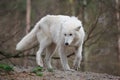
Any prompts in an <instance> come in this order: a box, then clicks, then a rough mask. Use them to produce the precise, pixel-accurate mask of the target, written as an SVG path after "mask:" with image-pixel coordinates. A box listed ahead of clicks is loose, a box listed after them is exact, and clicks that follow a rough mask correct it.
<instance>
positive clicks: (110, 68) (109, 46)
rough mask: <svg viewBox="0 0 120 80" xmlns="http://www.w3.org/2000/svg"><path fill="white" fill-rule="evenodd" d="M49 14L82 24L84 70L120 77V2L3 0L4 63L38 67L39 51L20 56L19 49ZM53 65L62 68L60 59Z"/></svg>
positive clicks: (0, 47)
mask: <svg viewBox="0 0 120 80" xmlns="http://www.w3.org/2000/svg"><path fill="white" fill-rule="evenodd" d="M47 14H51V15H59V14H61V15H69V16H77V17H78V18H79V19H80V20H81V21H82V23H83V25H84V29H85V32H86V39H85V42H84V47H83V61H82V64H81V69H80V70H82V71H92V72H100V73H108V74H113V75H120V1H119V0H1V1H0V63H6V64H9V65H14V66H19V67H20V66H21V67H22V66H36V65H37V64H36V62H35V53H36V50H37V47H35V48H33V49H31V50H29V51H27V52H17V51H16V50H15V46H16V44H17V43H18V42H19V41H20V40H21V39H22V38H23V37H24V36H25V35H26V34H27V33H28V32H29V31H30V29H32V28H33V27H34V25H35V23H36V22H37V21H38V20H40V18H41V17H43V16H45V15H47ZM27 16H28V17H27ZM72 57H73V56H70V57H69V59H70V64H71V62H72V60H71V59H72ZM52 64H54V67H57V68H60V62H59V59H53V63H52Z"/></svg>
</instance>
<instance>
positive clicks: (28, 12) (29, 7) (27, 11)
mask: <svg viewBox="0 0 120 80" xmlns="http://www.w3.org/2000/svg"><path fill="white" fill-rule="evenodd" d="M30 16H31V0H27V2H26V34H28V33H29V31H30ZM28 53H29V52H28V51H27V52H25V53H24V55H28ZM27 65H28V57H27V56H26V57H25V60H24V67H27Z"/></svg>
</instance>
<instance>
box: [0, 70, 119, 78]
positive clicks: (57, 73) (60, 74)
mask: <svg viewBox="0 0 120 80" xmlns="http://www.w3.org/2000/svg"><path fill="white" fill-rule="evenodd" d="M42 73H43V75H42V76H37V75H36V74H35V73H32V72H30V71H25V70H24V71H19V70H17V71H12V72H9V73H8V72H0V80H120V76H112V75H108V74H100V73H93V72H80V71H62V70H54V71H53V72H48V71H43V72H42Z"/></svg>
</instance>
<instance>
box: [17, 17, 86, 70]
mask: <svg viewBox="0 0 120 80" xmlns="http://www.w3.org/2000/svg"><path fill="white" fill-rule="evenodd" d="M84 36H85V33H84V29H83V27H82V23H81V21H80V20H78V19H77V18H76V17H70V16H64V15H47V16H45V17H43V18H42V19H41V20H40V21H38V22H37V23H36V25H35V27H34V28H33V29H32V31H31V32H30V33H29V34H27V35H26V36H25V37H24V38H23V39H22V40H21V41H20V42H19V43H18V44H17V46H16V50H20V51H22V50H26V49H28V48H30V47H32V46H33V45H34V44H37V41H38V42H39V50H38V51H37V53H36V61H37V64H38V65H39V66H42V67H43V61H42V58H41V54H42V52H43V51H44V50H45V49H47V51H46V57H45V63H46V65H47V67H48V68H52V66H51V57H52V55H53V53H54V51H55V50H56V48H57V50H56V51H57V52H58V53H59V56H60V60H61V64H62V67H63V69H64V70H71V69H70V67H69V65H68V61H67V56H66V53H65V52H66V50H67V48H68V47H74V48H75V50H76V51H75V55H76V56H75V60H74V63H73V66H74V69H76V70H77V69H78V67H79V65H80V62H81V59H82V45H83V41H84ZM54 44H55V46H56V48H55V46H54Z"/></svg>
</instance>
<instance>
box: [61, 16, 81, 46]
mask: <svg viewBox="0 0 120 80" xmlns="http://www.w3.org/2000/svg"><path fill="white" fill-rule="evenodd" d="M81 27H82V24H81V22H80V21H79V20H78V19H77V18H75V17H74V18H71V19H70V20H68V21H66V22H65V23H64V24H63V28H62V29H63V30H62V33H63V34H62V35H63V38H64V45H66V46H69V45H71V43H72V42H73V41H74V39H75V38H76V37H77V34H79V31H80V29H81Z"/></svg>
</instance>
